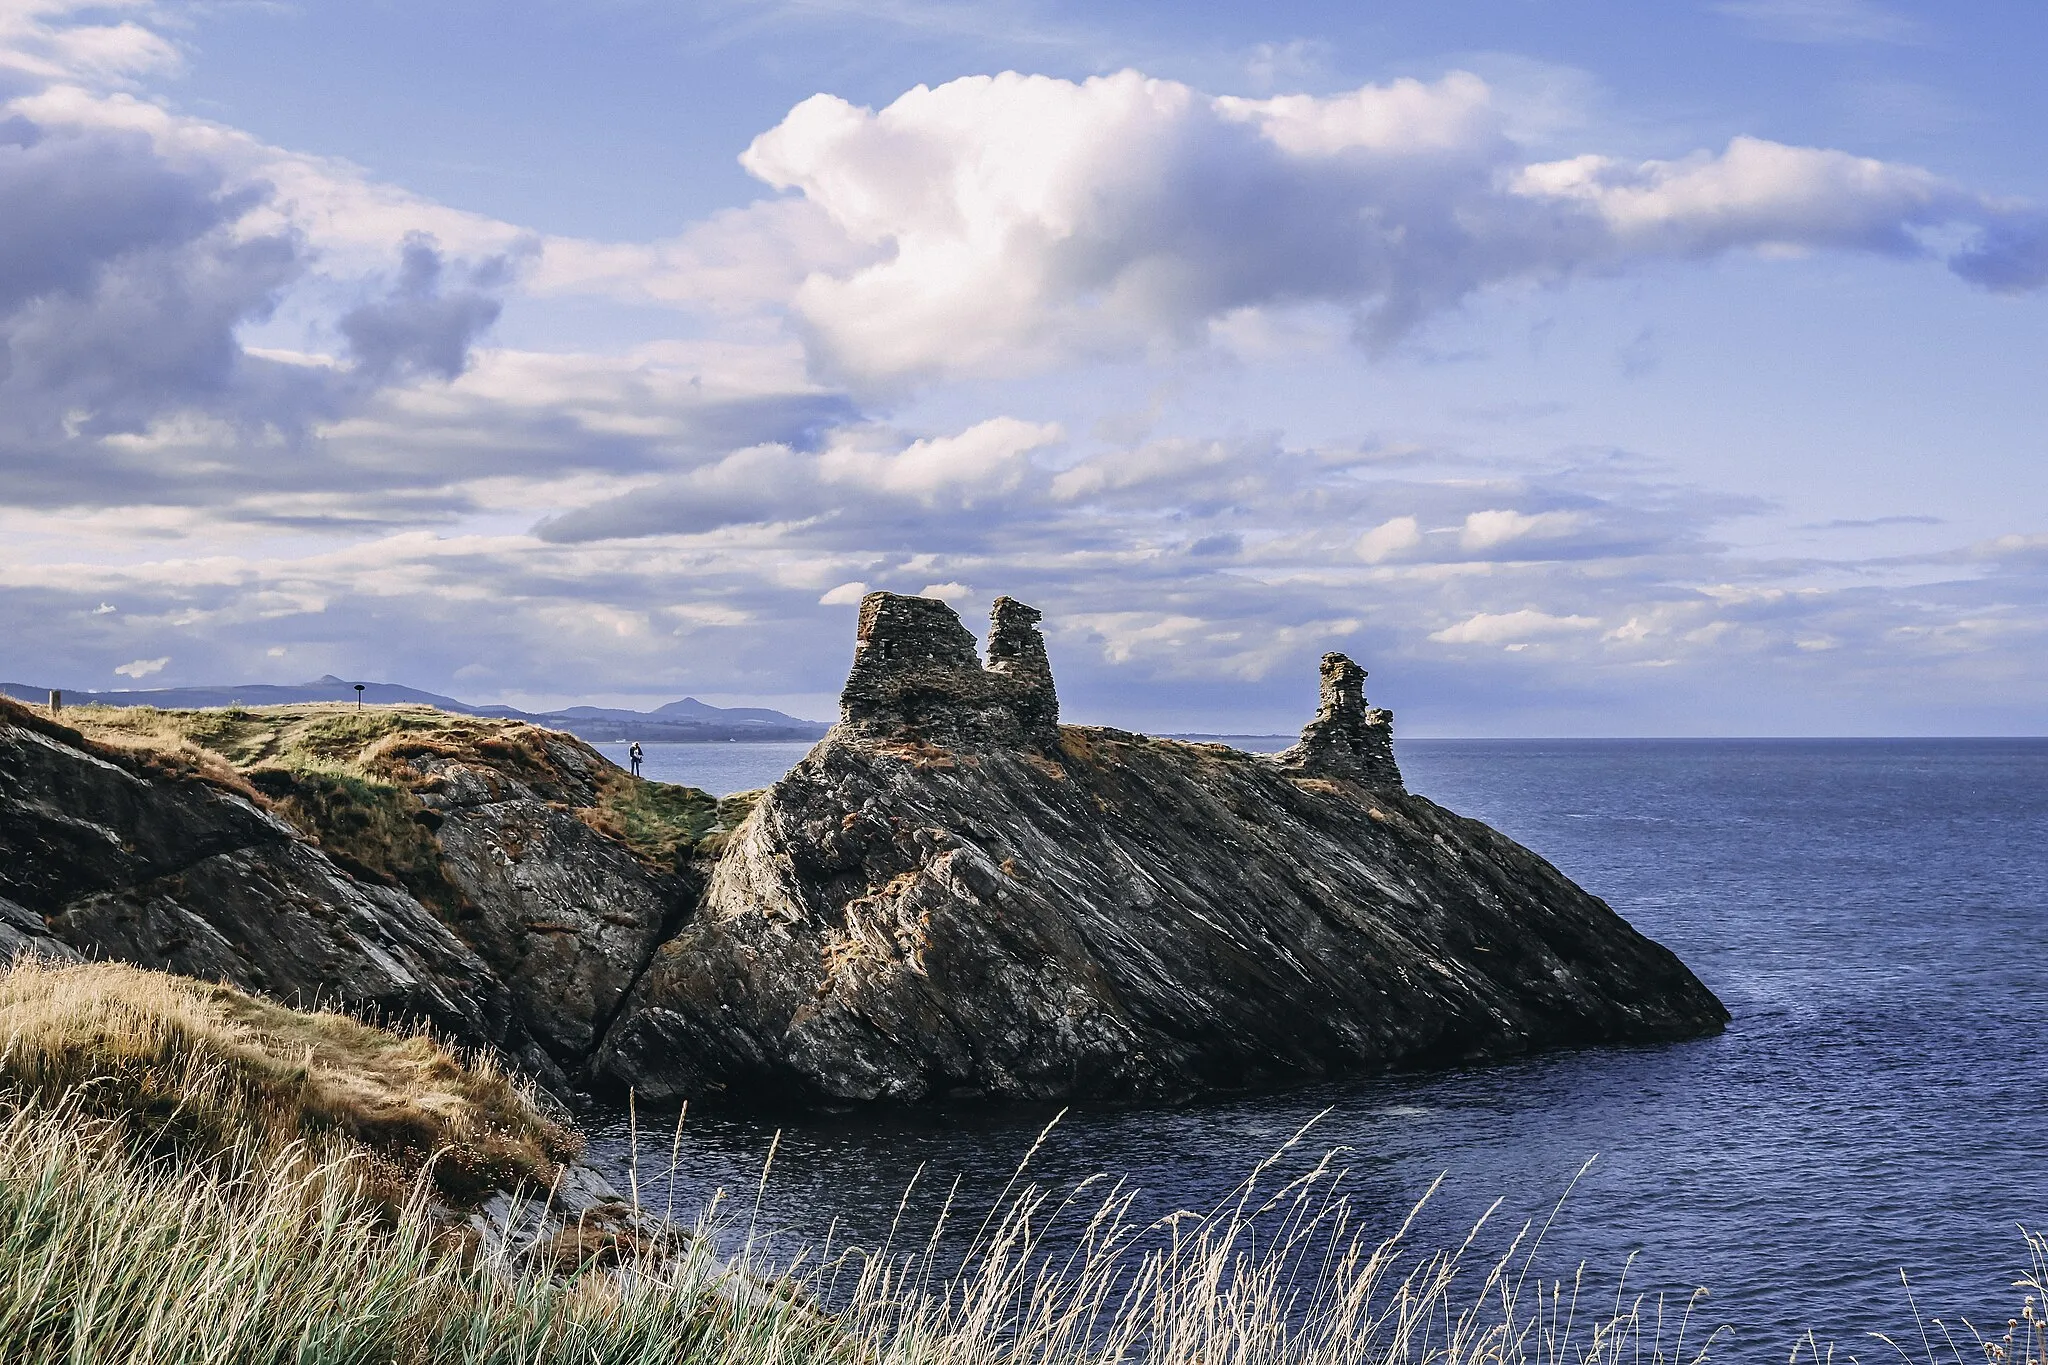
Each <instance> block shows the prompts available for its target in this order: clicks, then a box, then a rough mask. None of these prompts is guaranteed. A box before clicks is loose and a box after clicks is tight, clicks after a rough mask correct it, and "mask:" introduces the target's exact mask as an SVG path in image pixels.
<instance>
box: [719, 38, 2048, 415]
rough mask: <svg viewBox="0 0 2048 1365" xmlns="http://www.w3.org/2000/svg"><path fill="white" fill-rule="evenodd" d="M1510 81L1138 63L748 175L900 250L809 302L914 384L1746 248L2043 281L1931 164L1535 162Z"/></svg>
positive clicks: (830, 144) (2012, 219) (1027, 85)
mask: <svg viewBox="0 0 2048 1365" xmlns="http://www.w3.org/2000/svg"><path fill="white" fill-rule="evenodd" d="M1507 127H1508V124H1507V119H1506V117H1505V115H1504V113H1503V111H1502V110H1501V109H1500V108H1499V107H1498V105H1497V104H1496V102H1495V100H1494V98H1493V95H1492V92H1491V91H1490V90H1489V89H1488V87H1487V85H1486V84H1485V82H1483V81H1481V80H1480V79H1479V78H1478V77H1476V76H1473V75H1470V74H1468V73H1462V72H1453V73H1451V74H1450V75H1447V76H1445V77H1444V78H1443V79H1441V80H1439V81H1435V82H1428V83H1425V82H1421V81H1416V80H1399V81H1394V82H1391V83H1389V84H1385V85H1368V86H1364V87H1361V88H1360V89H1357V90H1354V91H1351V92H1349V93H1346V94H1342V95H1334V96H1328V97H1316V96H1309V95H1285V96H1279V97H1275V98H1271V99H1261V100H1252V99H1242V98H1235V97H1230V96H1214V95H1206V94H1203V93H1202V92H1200V91H1197V90H1194V89H1191V88H1189V87H1188V86H1186V85H1182V84H1180V83H1177V82H1174V81H1167V80H1157V79H1151V78H1148V77H1146V76H1143V75H1141V74H1139V73H1138V72H1135V71H1124V72H1119V73H1118V74H1116V75H1113V76H1104V77H1098V78H1095V79H1091V80H1087V81H1082V82H1072V81H1065V80H1058V79H1053V78H1050V77H1045V76H1024V75H1018V74H1016V73H1005V74H1003V75H1000V76H992V77H984V76H978V77H970V78H966V79H962V80H956V81H951V82H948V83H947V84H945V85H941V86H938V87H936V88H926V87H923V86H920V87H918V88H917V89H915V90H912V91H910V92H909V93H907V94H905V95H903V96H901V97H900V98H898V99H897V100H896V101H894V102H893V103H891V104H889V105H888V106H887V107H885V108H882V109H880V110H873V109H865V108H859V107H856V106H855V105H852V104H850V103H848V102H847V101H845V100H843V99H839V98H837V97H835V96H831V95H816V96H813V97H812V98H810V99H808V100H805V101H804V102H803V103H802V104H799V105H798V106H797V107H796V108H795V109H793V110H791V111H790V113H789V115H788V116H787V117H786V118H785V119H784V120H783V121H782V122H781V123H780V124H779V125H777V126H776V127H775V128H774V129H772V130H770V131H768V132H766V133H764V134H762V135H761V136H760V137H759V138H757V139H755V141H754V142H753V144H752V145H751V146H750V147H749V148H748V149H747V151H746V154H745V155H744V156H743V157H742V162H743V164H744V165H745V166H746V167H747V169H748V170H750V171H751V172H753V173H754V174H755V175H757V176H759V177H760V178H761V179H763V180H765V181H766V182H768V183H769V184H771V185H774V186H776V187H778V188H782V189H786V190H792V191H795V192H796V193H797V194H799V195H801V196H802V199H803V201H804V202H806V203H808V204H810V205H811V206H813V207H815V208H816V209H818V210H819V211H821V212H822V213H823V214H824V215H826V216H827V217H828V218H829V219H830V221H831V222H832V223H833V224H834V225H836V227H837V228H838V229H839V230H840V232H842V233H843V234H844V235H845V237H846V239H847V241H848V243H849V244H850V245H851V246H852V247H858V248H861V249H864V250H866V251H868V252H870V253H872V254H873V255H874V257H875V259H873V260H871V261H868V262H866V263H862V264H858V265H853V266H839V267H836V268H833V267H826V268H820V269H818V270H816V271H814V272H813V273H811V274H810V275H809V276H808V278H806V279H805V280H804V281H803V283H802V284H801V285H800V286H799V287H798V288H797V290H796V292H795V295H794V297H793V299H792V300H791V302H792V306H793V308H794V310H795V313H796V315H797V317H798V318H799V319H800V321H801V323H802V324H803V326H804V327H805V329H806V335H807V338H808V341H809V344H810V345H811V347H812V349H813V355H814V360H815V361H816V363H817V364H818V365H819V366H820V368H821V371H822V372H824V373H827V374H830V375H834V376H838V377H841V378H844V379H846V380H849V381H852V382H868V383H886V382H896V381H903V380H906V379H932V378H936V377H940V376H944V375H948V374H961V373H968V374H972V373H989V372H994V373H1009V372H1015V371H1018V370H1022V369H1029V368H1032V367H1036V366H1045V365H1051V364H1056V363H1060V362H1062V361H1069V360H1073V359H1076V358H1083V357H1088V356H1099V355H1111V354H1126V353H1130V352H1133V351H1142V350H1144V349H1145V348H1148V347H1159V346H1176V345H1190V344H1196V343H1199V342H1201V341H1203V340H1205V339H1206V338H1207V336H1208V334H1209V329H1210V328H1211V327H1212V326H1214V325H1215V324H1217V323H1219V322H1221V321H1223V320H1224V319H1226V318H1228V317H1229V316H1230V315H1232V314H1233V313H1236V312H1238V311H1240V310H1248V309H1273V308H1288V307H1296V306H1303V305H1328V306H1334V307H1338V308H1342V309H1345V310H1347V311H1349V312H1350V313H1351V314H1352V315H1353V317H1354V319H1355V324H1356V328H1357V331H1358V334H1359V336H1360V337H1361V339H1362V340H1364V341H1365V342H1366V343H1367V344H1368V345H1369V346H1372V347H1385V346H1387V345H1390V344H1392V343H1394V342H1396V341H1398V340H1399V339H1400V338H1402V337H1403V336H1405V335H1406V334H1408V333H1409V332H1410V331H1411V330H1412V329H1414V328H1415V327H1416V326H1417V325H1419V324H1420V323H1421V322H1423V321H1424V320H1425V319H1427V318H1429V317H1430V316H1432V315H1433V314H1436V313H1438V312H1441V311H1443V310H1445V309H1448V308H1451V307H1454V306H1456V305H1457V304H1458V303H1460V302H1461V301H1463V300H1464V299H1466V298H1468V297H1469V296H1471V295H1472V294H1474V293H1475V292H1477V291H1479V290H1482V289H1485V288H1488V287H1491V286H1498V285H1502V284H1509V283H1517V282H1531V281H1548V280H1556V279H1560V278H1565V277H1570V276H1573V275H1581V274H1593V273H1610V272H1616V271H1621V270H1625V269H1628V268H1630V267H1632V266H1636V265H1640V264H1643V263H1646V262H1651V261H1656V260H1667V259H1699V258H1705V257H1710V256H1714V255H1717V254H1720V253H1723V252H1728V251H1733V250H1740V249H1777V250H1792V249H1796V250H1846V251H1859V252H1875V253H1879V254H1882V255H1890V256H1898V257H1915V256H1922V255H1928V254H1932V253H1933V251H1934V248H1932V247H1931V246H1929V245H1928V234H1929V233H1931V232H1932V231H1933V230H1935V229H1944V228H1959V229H1961V230H1963V231H1964V232H1966V233H1967V234H1968V235H1969V239H1970V240H1969V244H1968V245H1966V246H1965V247H1964V248H1963V249H1962V250H1961V251H1960V252H1958V253H1957V254H1955V255H1954V256H1953V257H1952V258H1951V265H1952V267H1953V268H1954V269H1955V270H1956V271H1957V273H1958V274H1960V275H1962V276H1963V277H1964V278H1966V279H1969V280H1971V281H1972V282H1975V283H1978V284H1982V285H1984V286H1986V287H1991V288H2015V289H2016V288H2033V287H2037V286H2038V285H2039V284H2040V282H2041V270H2042V261H2043V253H2044V241H2048V237H2044V234H2043V232H2042V230H2041V225H2040V220H2039V219H2038V218H2037V217H2033V216H2030V215H2027V214H2024V213H2022V212H2020V211H2018V210H2013V209H2009V208H2006V207H2002V206H2000V205H1998V204H1995V203H1993V202H1991V201H1989V200H1987V199H1985V198H1983V197H1981V196H1978V195H1974V194H1972V193H1969V192H1968V191H1966V190H1964V189H1962V188H1960V187H1958V186H1955V185H1953V184H1950V183H1948V182H1946V181H1944V180H1942V179H1941V178H1939V177H1937V176H1935V175H1932V174H1930V173H1928V172H1926V171H1924V170H1920V169H1917V168H1915V167H1911V166H1901V165H1896V164H1891V163H1886V162H1882V161H1876V160H1872V159H1869V158H1865V157H1857V156H1853V155H1850V154H1848V153H1844V152H1839V151H1831V150H1825V149H1818V148H1810V147H1794V146H1786V145H1784V144H1781V143H1775V142H1769V141H1765V140H1762V139H1758V138H1751V137H1738V138H1736V139H1734V140H1733V141H1731V142H1730V143H1729V144H1728V145H1727V146H1726V147H1725V148H1723V149H1722V150H1720V151H1718V152H1700V153H1695V154H1693V155H1691V156H1687V157H1683V158H1679V159H1676V160H1668V161H1659V160H1653V161H1637V162H1627V161H1622V160H1619V159H1616V158H1613V157H1607V156H1600V155H1594V154H1588V155H1584V156H1578V157H1573V158H1569V159H1566V160H1558V161H1543V162H1532V161H1529V160H1528V159H1527V158H1526V157H1525V155H1524V154H1523V152H1522V151H1521V149H1520V148H1519V147H1518V145H1517V144H1516V143H1515V142H1514V141H1513V139H1511V138H1510V137H1509V135H1508V132H1507Z"/></svg>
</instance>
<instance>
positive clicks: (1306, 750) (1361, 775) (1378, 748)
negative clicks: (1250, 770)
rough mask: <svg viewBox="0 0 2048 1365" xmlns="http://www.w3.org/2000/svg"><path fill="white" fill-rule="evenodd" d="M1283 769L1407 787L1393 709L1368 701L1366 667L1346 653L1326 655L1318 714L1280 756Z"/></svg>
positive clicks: (1395, 788) (1386, 786)
mask: <svg viewBox="0 0 2048 1365" xmlns="http://www.w3.org/2000/svg"><path fill="white" fill-rule="evenodd" d="M1275 761H1276V762H1278V763H1279V764H1280V765H1281V766H1282V767H1284V768H1291V769H1294V770H1296V771H1298V772H1301V773H1303V774H1304V775H1307V776H1310V777H1337V778H1343V779H1346V780H1348V781H1352V782H1358V783H1361V784H1363V785H1365V786H1368V787H1375V788H1380V789H1383V790H1392V791H1405V790H1406V787H1405V786H1404V785H1403V784H1402V781H1401V769H1400V766H1399V765H1398V764H1396V763H1395V762H1394V713H1393V712H1392V711H1384V710H1381V709H1380V708H1379V707H1377V706H1369V705H1367V704H1366V700H1365V670H1364V669H1362V668H1360V667H1359V666H1358V665H1357V664H1355V663H1353V662H1352V661H1351V659H1350V658H1349V656H1347V655H1343V654H1325V655H1324V656H1323V667H1322V695H1321V699H1320V703H1319V704H1318V706H1317V707H1316V718H1315V719H1314V720H1312V721H1310V722H1309V723H1308V725H1307V726H1306V727H1305V728H1304V729H1303V730H1302V732H1301V739H1300V740H1299V741H1298V742H1297V743H1296V744H1295V745H1294V746H1293V747H1292V748H1290V749H1286V750H1284V751H1282V752H1281V753H1280V754H1278V755H1277V756H1276V757H1275Z"/></svg>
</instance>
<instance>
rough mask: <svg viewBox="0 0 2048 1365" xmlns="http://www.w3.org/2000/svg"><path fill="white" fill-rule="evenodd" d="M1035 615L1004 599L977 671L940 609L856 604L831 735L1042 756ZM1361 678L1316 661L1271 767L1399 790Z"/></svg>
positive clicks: (1051, 729) (1379, 712)
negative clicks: (1306, 709) (837, 729)
mask: <svg viewBox="0 0 2048 1365" xmlns="http://www.w3.org/2000/svg"><path fill="white" fill-rule="evenodd" d="M1040 617H1041V613H1039V612H1038V611H1037V610H1036V609H1035V608H1032V607H1027V606H1025V605H1024V604H1023V603H1022V602H1019V601H1017V600H1016V599H1015V598H1012V597H998V598H997V599H996V600H995V606H994V608H993V609H992V610H991V611H990V612H989V632H988V660H987V662H986V663H985V664H984V663H983V661H982V659H981V658H980V656H979V655H977V654H976V652H975V646H974V636H973V635H971V634H970V633H968V630H967V627H966V626H964V625H962V624H961V623H960V617H959V616H958V614H956V613H955V612H954V610H953V609H952V608H951V607H949V606H947V605H946V604H945V603H944V602H941V601H937V600H936V599H933V598H929V597H905V596H902V595H900V594H897V593H891V592H871V593H869V594H868V595H867V596H866V597H864V598H862V599H861V604H860V628H859V635H858V637H857V640H856V642H855V644H854V649H853V668H852V671H851V672H850V673H849V674H848V675H847V679H846V687H845V690H844V691H843V692H841V693H840V697H839V719H840V724H841V725H843V726H845V727H846V728H847V729H849V730H851V731H854V732H856V733H859V734H862V735H867V736H872V737H883V736H904V737H907V738H914V739H918V740H922V741H925V742H929V743H933V744H939V745H943V746H965V747H970V748H971V747H976V746H991V747H997V748H1005V749H1025V750H1035V751H1050V750H1052V749H1054V748H1056V747H1057V746H1058V744H1059V739H1060V734H1059V715H1060V703H1059V695H1058V693H1057V692H1056V691H1055V689H1054V687H1053V679H1052V664H1051V661H1050V660H1049V659H1048V658H1047V657H1046V652H1045V637H1044V636H1043V635H1041V634H1040V633H1039V630H1038V622H1039V620H1040ZM1365 677H1366V673H1365V670H1364V669H1363V668H1360V667H1359V666H1358V665H1357V664H1356V663H1354V662H1352V661H1351V659H1350V658H1348V657H1347V656H1345V655H1343V654H1325V655H1324V656H1323V663H1322V695H1321V700H1320V704H1319V705H1318V707H1317V709H1316V715H1315V719H1313V720H1311V721H1310V722H1309V723H1308V725H1307V727H1306V728H1304V729H1303V730H1302V732H1301V739H1300V741H1299V742H1298V743H1296V744H1295V745H1294V746H1293V747H1292V748H1289V749H1287V750H1286V751H1285V752H1283V753H1280V754H1277V755H1275V756H1274V758H1273V760H1272V761H1273V762H1274V763H1277V764H1278V765H1279V766H1280V767H1282V768H1284V769H1286V770H1287V771H1288V772H1290V773H1292V774H1295V775H1298V776H1301V777H1324V778H1334V779H1340V780H1344V781H1350V782H1356V783H1359V784H1360V785H1362V786H1366V787H1370V788H1374V789H1379V790H1394V791H1399V790H1403V786H1402V782H1401V769H1400V767H1399V766H1398V765H1397V764H1396V763H1395V762H1394V715H1393V712H1391V711H1386V710H1383V709H1381V708H1380V707H1377V706H1371V705H1368V704H1367V702H1366V700H1365Z"/></svg>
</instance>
